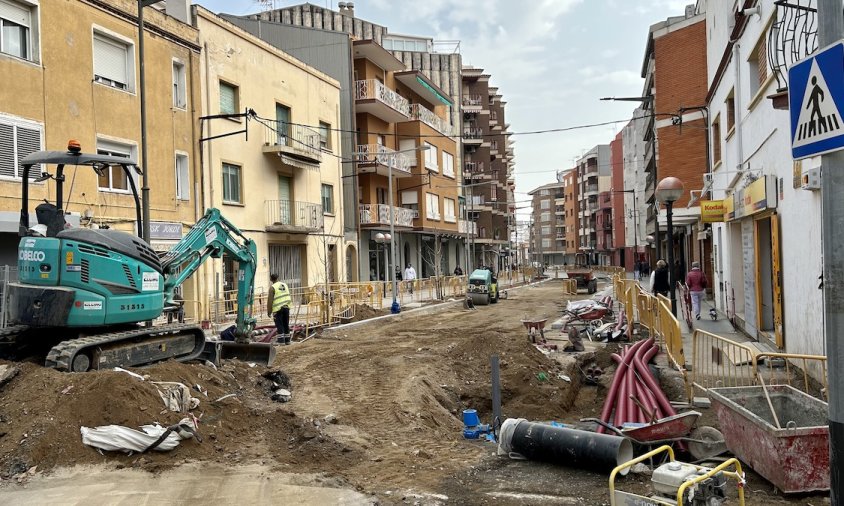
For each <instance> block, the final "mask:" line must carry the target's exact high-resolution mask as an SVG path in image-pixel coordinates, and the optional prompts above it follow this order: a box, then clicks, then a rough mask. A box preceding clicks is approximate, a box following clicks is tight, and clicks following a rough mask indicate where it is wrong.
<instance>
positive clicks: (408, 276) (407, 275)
mask: <svg viewBox="0 0 844 506" xmlns="http://www.w3.org/2000/svg"><path fill="white" fill-rule="evenodd" d="M414 279H416V269H414V268H413V266H412V265H410V262H407V267H405V269H404V280H405V281H407V290H408V291H409V292H410V293H413V280H414Z"/></svg>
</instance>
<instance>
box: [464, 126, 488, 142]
mask: <svg viewBox="0 0 844 506" xmlns="http://www.w3.org/2000/svg"><path fill="white" fill-rule="evenodd" d="M483 142H484V131H483V129H482V128H478V127H472V126H464V127H463V144H466V145H468V146H480V145H481V144H482V143H483Z"/></svg>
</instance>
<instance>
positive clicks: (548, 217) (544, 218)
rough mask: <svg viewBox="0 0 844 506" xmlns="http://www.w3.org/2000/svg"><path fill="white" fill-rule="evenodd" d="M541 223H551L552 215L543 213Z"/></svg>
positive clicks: (540, 218)
mask: <svg viewBox="0 0 844 506" xmlns="http://www.w3.org/2000/svg"><path fill="white" fill-rule="evenodd" d="M539 221H551V213H542V214H541V215H539Z"/></svg>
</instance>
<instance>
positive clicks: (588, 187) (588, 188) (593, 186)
mask: <svg viewBox="0 0 844 506" xmlns="http://www.w3.org/2000/svg"><path fill="white" fill-rule="evenodd" d="M597 191H598V185H596V184H587V185H584V187H583V192H584V193H589V192H597Z"/></svg>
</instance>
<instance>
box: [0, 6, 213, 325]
mask: <svg viewBox="0 0 844 506" xmlns="http://www.w3.org/2000/svg"><path fill="white" fill-rule="evenodd" d="M137 5H138V3H137V2H134V1H131V0H87V1H81V0H68V1H44V0H41V1H40V2H38V1H30V0H2V1H0V19H2V23H0V29H2V30H3V34H2V37H0V40H2V41H3V42H2V43H0V75H2V76H3V77H2V86H0V264H3V265H10V266H14V265H16V258H17V244H18V238H17V221H18V213H19V210H20V207H21V202H20V198H21V197H20V195H21V180H20V175H21V170H22V169H21V167H20V160H21V159H22V158H23V157H24V156H26V155H27V154H29V153H31V152H33V151H37V150H40V149H47V150H61V151H64V150H65V149H66V146H67V142H68V140H69V139H76V140H78V141H79V142H80V143H81V145H82V150H83V151H85V152H100V153H107V154H113V155H118V156H126V157H129V158H131V159H133V160H138V161H141V160H140V158H141V151H142V150H141V132H140V130H141V127H140V95H139V91H140V82H139V75H140V61H139V55H138V26H137ZM145 18H146V23H147V30H146V37H145V39H144V40H145V45H146V47H145V58H144V60H145V73H146V103H147V128H148V160H147V163H146V164H145V165H146V167H147V168H148V171H149V186H150V189H151V191H150V210H151V221H152V222H153V223H152V229H153V235H152V245H153V247H155V248H156V249H158V250H166V249H168V248H169V246H170V245H172V244H173V243H175V242H176V240H178V238H179V237H180V236H181V234H183V233H184V232H186V231H187V229H189V228H190V226H192V225H193V224H194V223H195V222H196V219H197V217H198V216H200V215H201V214H202V213H203V208H202V206H201V202H200V200H199V199H197V197H198V195H197V190H199V188H200V186H199V182H200V181H201V177H200V176H201V175H200V173H199V164H198V163H197V161H198V143H197V139H198V137H197V130H196V121H195V118H196V111H197V108H198V106H199V92H200V88H199V80H198V78H199V62H200V45H199V34H198V31H197V30H196V29H195V28H193V27H192V26H190V25H189V24H187V23H185V22H182V21H179V20H177V19H176V18H174V17H172V16H167V15H166V14H164V13H163V12H160V11H158V10H155V9H152V8H147V9H146V10H145ZM65 176H66V180H65V183H64V192H65V203H66V205H65V206H64V207H65V210H66V211H67V212H69V213H70V216H69V217H68V221H69V222H70V223H71V224H73V225H77V226H83V227H93V228H98V227H109V228H116V229H121V230H126V231H130V232H135V228H136V224H135V221H134V217H135V204H134V201H133V198H132V196H131V192H130V190H129V182H128V181H127V179H126V177H125V176H124V175H122V174H121V173H120V172H118V171H117V170H111V171H108V170H107V171H104V172H103V173H102V174H97V173H96V172H94V171H93V170H91V169H90V168H89V167H85V168H79V170H75V169H74V168H65ZM135 182H136V184H137V186H138V188H139V191H140V187H141V176H140V175H136V177H135ZM45 198H49V199H50V200H51V201H53V200H54V199H55V182H54V181H52V180H47V181H45V182H34V183H32V184H31V185H30V201H29V208H30V210H31V209H33V208H34V207H35V206H36V205H38V203H40V202H41V201H42V199H45ZM195 283H196V282H195V281H189V282H188V283H187V284H186V285H185V291H184V294H183V295H184V297H185V299H188V300H198V298H199V297H198V294H197V291H196V288H197V286H196V285H195ZM189 311H194V310H193V309H191V308H189Z"/></svg>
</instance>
